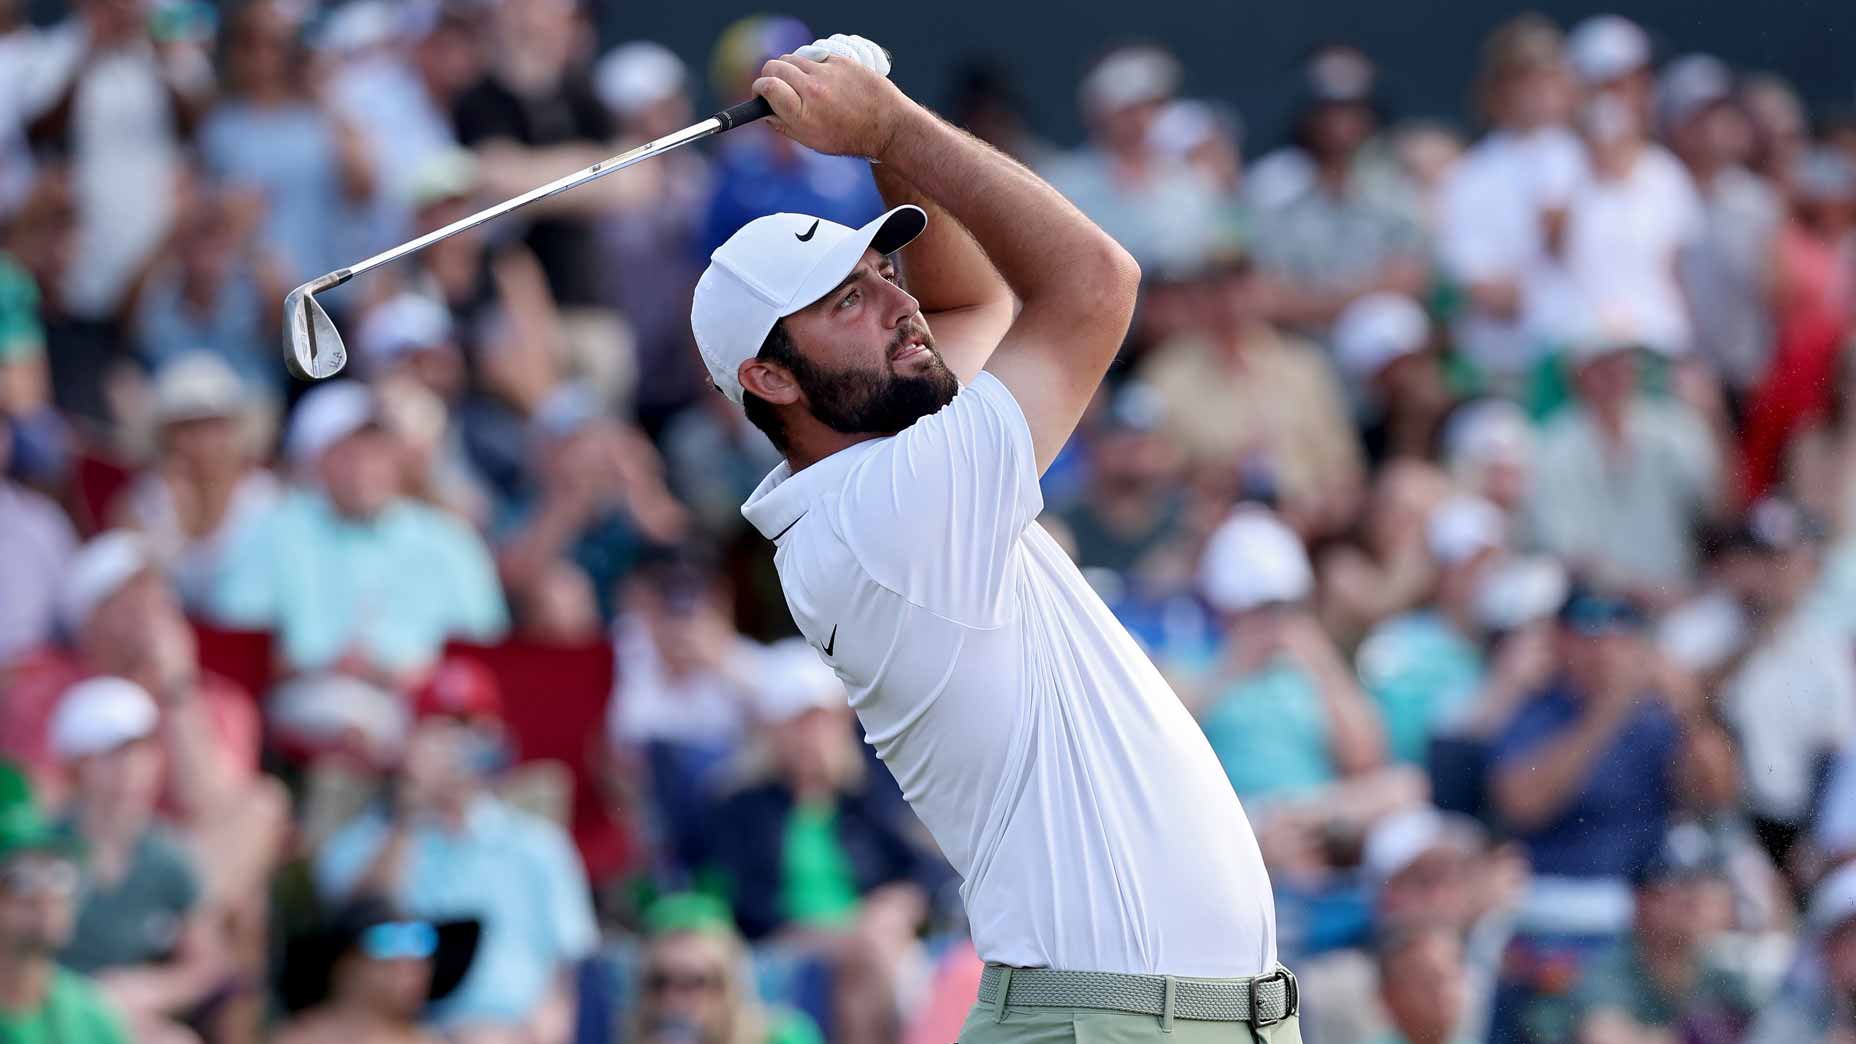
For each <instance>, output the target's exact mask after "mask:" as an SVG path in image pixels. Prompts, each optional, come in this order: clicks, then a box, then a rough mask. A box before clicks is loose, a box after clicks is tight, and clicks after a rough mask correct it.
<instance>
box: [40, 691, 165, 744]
mask: <svg viewBox="0 0 1856 1044" xmlns="http://www.w3.org/2000/svg"><path fill="white" fill-rule="evenodd" d="M160 717H161V711H160V709H159V708H157V707H156V706H155V699H154V697H152V696H150V695H149V694H148V690H146V689H144V688H142V687H141V686H140V685H137V684H136V683H134V682H132V681H130V680H129V679H127V678H114V677H108V676H104V677H98V678H91V679H88V680H86V681H81V682H78V683H77V684H76V685H73V686H71V687H70V688H69V689H66V690H65V692H64V695H63V696H60V697H59V698H58V706H57V708H56V709H54V710H53V711H52V720H51V727H50V729H49V733H50V737H51V748H52V754H53V755H54V756H56V757H57V758H58V759H59V760H61V761H70V760H71V759H73V758H82V757H87V756H89V755H91V754H101V753H103V752H105V751H110V750H115V749H116V748H117V747H120V746H122V745H123V744H125V743H128V742H131V741H133V740H139V739H145V738H147V737H148V736H149V735H151V734H152V733H153V732H154V731H155V722H156V720H158V719H159V718H160Z"/></svg>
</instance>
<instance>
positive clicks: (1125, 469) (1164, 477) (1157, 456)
mask: <svg viewBox="0 0 1856 1044" xmlns="http://www.w3.org/2000/svg"><path fill="white" fill-rule="evenodd" d="M1165 410H1166V406H1165V403H1164V401H1162V399H1161V397H1160V393H1159V392H1158V391H1156V390H1155V389H1153V388H1151V387H1148V386H1147V385H1145V384H1141V383H1139V382H1136V381H1129V382H1124V383H1123V385H1122V386H1121V388H1120V389H1118V390H1116V391H1115V392H1114V393H1113V395H1112V397H1111V398H1110V399H1109V402H1108V407H1107V409H1105V410H1104V411H1103V412H1102V423H1101V425H1100V427H1099V428H1098V430H1097V433H1096V436H1095V439H1094V440H1093V441H1092V443H1091V446H1090V462H1089V468H1088V471H1089V486H1088V488H1087V489H1086V490H1085V491H1084V493H1083V499H1082V500H1081V501H1080V502H1079V503H1077V504H1075V505H1073V506H1071V507H1069V508H1067V509H1065V510H1064V511H1063V512H1062V513H1061V514H1060V515H1059V516H1058V517H1059V519H1060V521H1061V522H1062V523H1063V528H1064V529H1065V530H1067V531H1068V536H1069V542H1070V545H1071V547H1072V557H1073V558H1074V559H1075V560H1076V564H1077V565H1079V566H1081V567H1082V568H1084V569H1102V570H1107V571H1109V572H1111V573H1113V574H1115V575H1116V576H1118V577H1121V578H1123V579H1124V580H1126V581H1128V582H1130V583H1133V584H1136V585H1137V586H1141V587H1146V588H1149V589H1153V590H1172V589H1178V588H1183V587H1184V586H1186V582H1187V574H1188V572H1189V569H1190V563H1189V562H1185V561H1182V560H1181V559H1182V555H1183V553H1184V550H1185V549H1184V548H1182V547H1180V546H1179V545H1180V544H1181V543H1182V542H1183V541H1182V538H1183V536H1184V533H1183V525H1184V518H1183V517H1182V516H1183V515H1184V514H1185V510H1186V503H1185V497H1184V496H1183V494H1182V492H1181V491H1180V489H1179V485H1180V483H1179V474H1180V472H1181V470H1182V469H1181V466H1180V465H1181V463H1182V461H1181V456H1180V453H1179V451H1178V448H1177V447H1176V446H1175V445H1174V444H1173V443H1172V442H1171V441H1170V440H1168V439H1167V437H1166V434H1165V430H1164V429H1165V425H1166V421H1167V417H1166V413H1165Z"/></svg>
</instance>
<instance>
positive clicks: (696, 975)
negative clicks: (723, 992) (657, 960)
mask: <svg viewBox="0 0 1856 1044" xmlns="http://www.w3.org/2000/svg"><path fill="white" fill-rule="evenodd" d="M721 988H722V976H721V975H720V974H719V973H717V972H713V971H687V970H684V971H679V970H675V969H670V968H654V969H652V970H651V971H648V972H646V973H645V976H644V991H645V992H646V993H649V994H653V995H656V994H665V993H713V992H715V991H716V990H719V989H721Z"/></svg>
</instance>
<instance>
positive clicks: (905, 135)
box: [866, 90, 936, 171]
mask: <svg viewBox="0 0 1856 1044" xmlns="http://www.w3.org/2000/svg"><path fill="white" fill-rule="evenodd" d="M893 106H894V110H895V111H894V112H892V113H891V114H890V118H889V119H888V120H887V121H886V123H887V128H886V133H885V135H884V138H883V143H882V145H881V146H880V147H879V148H877V150H876V152H875V154H874V155H872V156H869V157H866V158H868V159H869V160H870V162H872V163H881V164H884V165H886V166H894V165H895V164H896V161H897V158H898V152H902V153H904V155H903V156H902V157H901V158H902V161H903V163H904V164H905V166H903V167H902V168H900V170H901V171H906V170H907V167H906V164H907V156H906V151H907V150H906V149H903V148H900V146H902V145H905V144H907V143H908V142H911V141H914V140H917V139H919V137H920V135H921V134H922V133H924V132H925V131H927V130H928V129H929V128H930V127H932V125H933V124H934V123H935V122H936V120H935V116H934V114H933V113H931V112H929V111H928V110H927V109H925V108H923V107H922V106H921V104H920V103H918V102H916V101H915V99H913V98H910V97H909V96H908V95H906V94H903V93H902V92H901V91H900V90H898V91H897V92H896V96H895V100H894V102H893Z"/></svg>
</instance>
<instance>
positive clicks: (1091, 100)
mask: <svg viewBox="0 0 1856 1044" xmlns="http://www.w3.org/2000/svg"><path fill="white" fill-rule="evenodd" d="M1180 78H1181V76H1180V66H1179V59H1177V58H1175V57H1173V56H1172V54H1170V53H1168V52H1167V51H1166V50H1165V49H1164V48H1160V47H1156V46H1154V45H1152V44H1136V45H1134V46H1131V47H1121V48H1117V49H1116V50H1113V51H1110V52H1109V53H1108V54H1105V55H1103V56H1102V59H1101V60H1100V61H1098V62H1096V64H1095V65H1094V67H1092V68H1091V69H1090V70H1089V73H1088V75H1086V76H1084V77H1083V82H1082V85H1081V87H1080V89H1079V93H1080V95H1081V97H1082V102H1083V112H1084V113H1085V114H1086V115H1089V116H1100V115H1103V114H1106V113H1111V112H1117V111H1119V110H1122V109H1126V108H1131V107H1133V106H1135V105H1145V104H1147V103H1148V102H1157V101H1165V100H1166V99H1168V98H1171V97H1172V96H1173V92H1175V91H1177V90H1179V81H1180Z"/></svg>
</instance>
